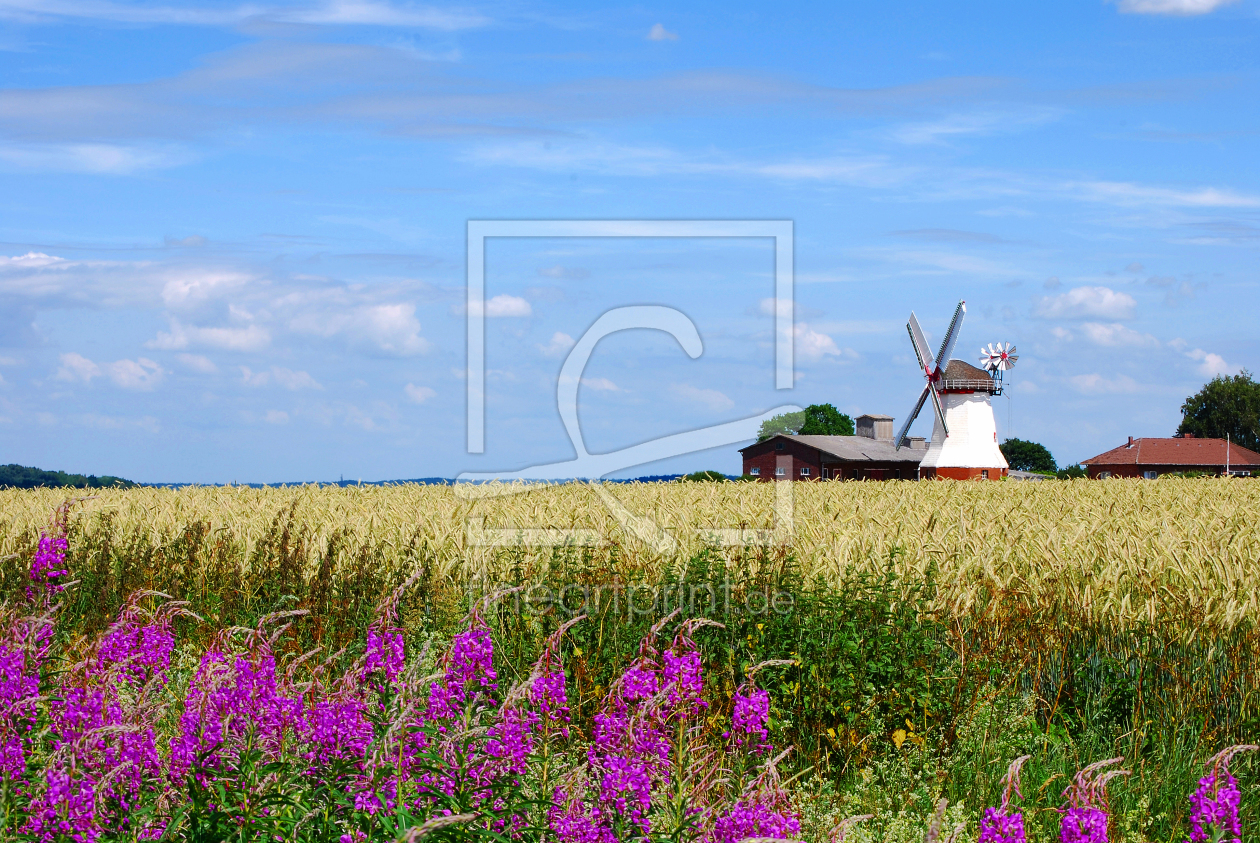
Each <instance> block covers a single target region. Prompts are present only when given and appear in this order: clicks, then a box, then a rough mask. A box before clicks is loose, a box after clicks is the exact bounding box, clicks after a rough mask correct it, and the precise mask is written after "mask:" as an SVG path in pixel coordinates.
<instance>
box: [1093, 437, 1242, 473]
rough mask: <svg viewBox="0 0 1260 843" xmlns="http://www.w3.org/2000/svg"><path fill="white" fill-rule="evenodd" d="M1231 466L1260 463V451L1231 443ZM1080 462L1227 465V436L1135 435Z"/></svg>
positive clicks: (1096, 463) (1097, 463) (1102, 463)
mask: <svg viewBox="0 0 1260 843" xmlns="http://www.w3.org/2000/svg"><path fill="white" fill-rule="evenodd" d="M1229 463H1230V466H1231V467H1232V466H1235V465H1238V466H1242V465H1255V466H1260V454H1257V453H1256V452H1255V451H1249V450H1247V449H1246V448H1244V447H1242V446H1241V445H1236V444H1233V443H1230V445H1229ZM1081 465H1184V466H1201V465H1219V466H1223V465H1225V440H1224V439H1199V438H1197V437H1195V438H1188V439H1181V438H1176V439H1157V438H1146V439H1134V440H1133V442H1132V444H1129V445H1121V446H1120V447H1119V448H1112V449H1111V450H1110V451H1107V452H1105V453H1102V454H1099V455H1098V456H1096V457H1093V458H1091V459H1087V460H1081Z"/></svg>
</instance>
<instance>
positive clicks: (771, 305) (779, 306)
mask: <svg viewBox="0 0 1260 843" xmlns="http://www.w3.org/2000/svg"><path fill="white" fill-rule="evenodd" d="M760 308H761V314H762V315H763V316H784V317H786V318H788V319H791V318H792V315H793V314H792V312H793V310H795V302H793V301H792V300H791V299H776V298H768V299H762V300H761V302H760Z"/></svg>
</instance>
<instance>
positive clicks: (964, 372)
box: [895, 301, 1016, 480]
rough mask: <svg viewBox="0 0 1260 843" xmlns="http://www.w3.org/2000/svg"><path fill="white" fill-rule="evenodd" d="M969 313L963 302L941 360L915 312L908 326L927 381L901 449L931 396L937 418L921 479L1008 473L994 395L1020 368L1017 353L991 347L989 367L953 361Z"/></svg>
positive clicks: (905, 428)
mask: <svg viewBox="0 0 1260 843" xmlns="http://www.w3.org/2000/svg"><path fill="white" fill-rule="evenodd" d="M966 314H967V303H966V302H961V301H960V302H959V303H958V307H957V308H956V309H955V310H954V317H953V319H951V320H950V323H949V329H948V330H947V331H946V332H945V339H944V340H943V341H942V342H941V347H940V350H939V351H937V353H936V356H935V357H933V356H932V352H931V349H930V348H929V346H928V343H927V338H926V337H925V336H924V334H923V329H922V328H920V327H919V319H918V317H917V316H915V315H914V313H913V312H912V313H911V314H910V321H909V322H908V323H906V331H907V332H909V334H910V344H911V345H912V346H913V347H914V354H915V357H916V358H917V359H918V361H919V369H920V371H921V372H922V374H923V377H924V378H925V379H926V381H927V383H925V384H924V385H923V391H922V392H920V393H919V400H918V401H917V402H916V403H915V405H914V409H913V410H912V411H911V412H910V416H909V418H907V419H906V422H905V424H903V425H902V427H901V432H900V433H899V434H898V435H897V441H896V443H895V444H896V447H897V448H900V447H901V446H902V444H903V443H904V442H905V440H906V436H907V435H908V434H909V432H910V426H911V425H912V424H914V420H915V419H916V418H918V416H919V413H920V411H922V409H923V405H924V404H926V403H927V401H928V399H929V398H930V399H931V400H932V408H933V410H935V414H936V418H935V421H934V424H933V428H932V444H931V445H930V446H929V448H928V452H927V453H926V454H925V455H924V457H923V461H922V462H921V463H920V464H919V472H920V476H921V477H949V478H953V479H956V480H970V479H977V478H987V479H991V480H997V479H1000V478H1001V477H1002V476H1004V475H1005V473H1006V469H1007V464H1006V459H1005V458H1004V457H1003V456H1002V452H1001V450H1000V449H999V448H998V445H997V423H996V422H995V421H994V419H993V405H992V403H991V397H992V396H993V395H1000V394H1001V392H1002V380H1001V374H1000V373H1001V372H1004V371H1006V369H1009V368H1010V367H1011V366H1012V365H1014V361H1015V359H1016V358H1015V357H1014V356H1013V354H1012V352H1013V351H1014V349H1013V348H1011V347H1010V346H1007V347H1005V348H1002V347H1000V344H999V345H997V346H990V348H991V349H992V351H993V354H992V355H990V356H989V357H986V361H985V362H986V366H985V368H984V369H979V368H976V367H975V366H972V365H971V364H970V363H965V362H963V361H962V360H954V359H952V358H951V357H950V355H951V354H952V353H953V351H954V344H955V343H956V342H957V341H958V334H959V332H960V331H961V330H962V323H963V317H964V316H965V315H966ZM987 353H988V352H986V354H987ZM990 358H996V362H994V363H992V364H989V363H988V362H987V361H988V360H989V359H990Z"/></svg>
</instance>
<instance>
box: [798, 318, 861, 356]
mask: <svg viewBox="0 0 1260 843" xmlns="http://www.w3.org/2000/svg"><path fill="white" fill-rule="evenodd" d="M792 338H793V341H794V342H795V349H796V356H797V357H800V358H801V359H802V360H810V361H816V360H821V359H822V358H824V357H847V358H850V359H853V358H856V357H857V352H855V351H854V350H853V349H851V348H846V349H843V350H841V349H840V348H839V347H838V346H837V345H836V341H835V340H833V339H832V338H831V337H829V336H827V335H826V334H823V333H819V332H818V331H815V330H814V329H812V328H810V327H809V325H807V324H805V323H804V322H801V323H798V324H797V325H794V326H793V327H792Z"/></svg>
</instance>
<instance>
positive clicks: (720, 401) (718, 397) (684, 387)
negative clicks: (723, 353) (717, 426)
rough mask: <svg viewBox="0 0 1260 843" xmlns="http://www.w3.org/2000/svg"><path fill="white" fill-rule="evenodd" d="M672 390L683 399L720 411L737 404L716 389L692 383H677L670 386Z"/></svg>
mask: <svg viewBox="0 0 1260 843" xmlns="http://www.w3.org/2000/svg"><path fill="white" fill-rule="evenodd" d="M670 391H671V392H673V393H674V395H676V396H678V397H679V398H680V399H682V400H683V401H687V402H688V403H691V404H699V405H701V406H703V407H707V408H709V409H710V410H714V411H718V412H720V411H722V410H729V409H731V408H732V407H734V406H735V402H734V401H732V400H731V399H730V398H728V397H727V396H726V395H724V394H722V393H721V392H718V391H717V390H716V389H701V388H699V387H696V386H691V385H690V384H685V383H676V384H674V385H673V386H671V387H670Z"/></svg>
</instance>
